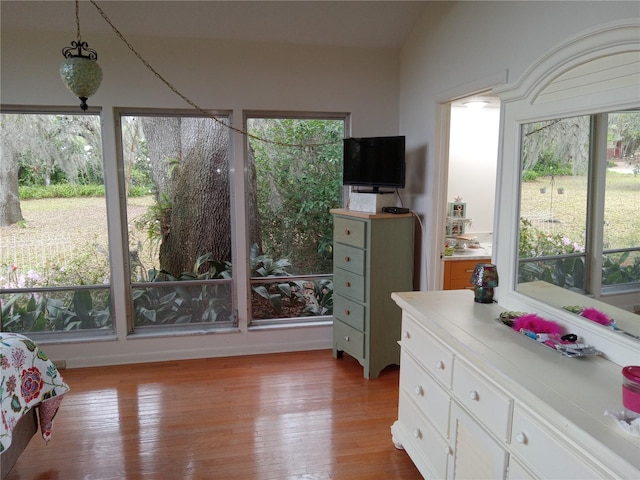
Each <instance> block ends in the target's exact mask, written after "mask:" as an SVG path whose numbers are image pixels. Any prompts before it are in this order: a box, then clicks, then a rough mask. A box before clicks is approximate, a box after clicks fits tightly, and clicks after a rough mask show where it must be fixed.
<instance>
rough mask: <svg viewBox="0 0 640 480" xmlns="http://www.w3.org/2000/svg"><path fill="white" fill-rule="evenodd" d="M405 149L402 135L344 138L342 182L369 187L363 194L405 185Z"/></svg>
mask: <svg viewBox="0 0 640 480" xmlns="http://www.w3.org/2000/svg"><path fill="white" fill-rule="evenodd" d="M404 149H405V137H404V136H398V137H365V138H345V139H344V163H343V167H344V168H343V173H342V183H343V185H351V186H356V187H370V188H371V190H366V192H365V191H362V193H369V192H370V193H377V192H379V191H380V188H391V189H395V188H404V180H405V178H404V177H405V162H404Z"/></svg>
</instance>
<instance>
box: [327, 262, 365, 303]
mask: <svg viewBox="0 0 640 480" xmlns="http://www.w3.org/2000/svg"><path fill="white" fill-rule="evenodd" d="M364 282H365V278H364V277H362V276H360V275H356V274H355V273H352V272H349V271H347V270H343V269H342V268H336V269H334V272H333V285H334V287H333V288H334V290H335V292H336V293H338V294H340V295H344V296H347V297H349V298H352V299H354V300H357V301H359V302H364V301H365V295H364V292H365V288H364Z"/></svg>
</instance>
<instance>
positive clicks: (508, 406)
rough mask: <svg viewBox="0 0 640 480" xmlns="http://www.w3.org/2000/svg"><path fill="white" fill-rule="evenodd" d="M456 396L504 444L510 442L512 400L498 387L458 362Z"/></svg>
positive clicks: (455, 383)
mask: <svg viewBox="0 0 640 480" xmlns="http://www.w3.org/2000/svg"><path fill="white" fill-rule="evenodd" d="M453 393H454V394H455V395H456V397H457V399H458V401H459V402H460V403H461V404H462V405H464V406H465V407H466V408H467V409H468V410H469V411H471V412H473V414H474V415H476V417H478V419H479V420H480V421H481V422H482V423H484V424H485V425H486V426H487V427H488V428H489V429H490V430H491V431H492V432H493V433H495V434H496V435H497V436H498V438H500V439H501V440H504V441H507V440H508V438H509V426H510V420H511V410H512V406H513V400H512V399H511V397H509V396H508V395H506V394H505V393H503V392H502V390H500V389H499V388H498V387H497V386H495V385H493V383H492V382H491V381H490V380H489V379H487V378H485V377H483V376H481V375H480V374H479V373H477V372H475V371H474V370H473V369H472V367H471V366H470V365H467V364H466V363H465V362H463V361H459V360H456V371H455V374H454V375H453Z"/></svg>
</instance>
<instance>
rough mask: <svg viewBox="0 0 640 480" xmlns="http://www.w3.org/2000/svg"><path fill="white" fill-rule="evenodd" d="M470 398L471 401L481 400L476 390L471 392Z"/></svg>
mask: <svg viewBox="0 0 640 480" xmlns="http://www.w3.org/2000/svg"><path fill="white" fill-rule="evenodd" d="M469 398H470V399H471V400H478V399H479V398H480V395H478V392H477V391H475V390H471V391H470V392H469Z"/></svg>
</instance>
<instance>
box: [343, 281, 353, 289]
mask: <svg viewBox="0 0 640 480" xmlns="http://www.w3.org/2000/svg"><path fill="white" fill-rule="evenodd" d="M344 286H345V287H347V288H349V287H350V286H351V282H349V281H348V280H347V281H346V282H344Z"/></svg>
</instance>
